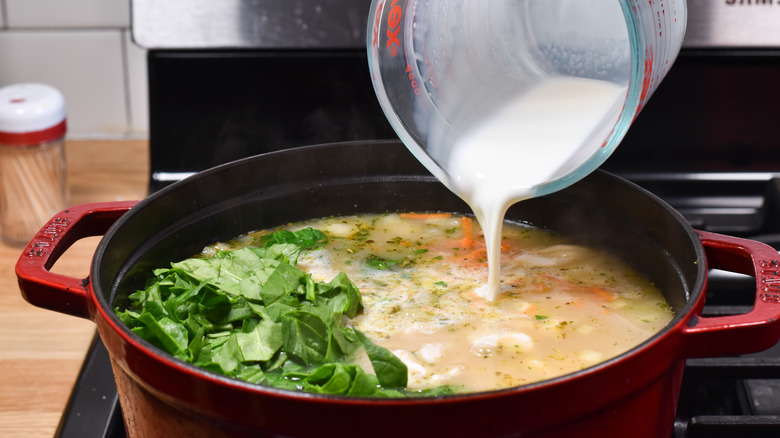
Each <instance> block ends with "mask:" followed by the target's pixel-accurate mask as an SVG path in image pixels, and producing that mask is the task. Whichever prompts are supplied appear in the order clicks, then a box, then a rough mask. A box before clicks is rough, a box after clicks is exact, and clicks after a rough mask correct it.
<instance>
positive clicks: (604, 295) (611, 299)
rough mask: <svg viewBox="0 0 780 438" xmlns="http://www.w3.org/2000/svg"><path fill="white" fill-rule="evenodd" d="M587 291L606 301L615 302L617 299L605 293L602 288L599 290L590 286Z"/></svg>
mask: <svg viewBox="0 0 780 438" xmlns="http://www.w3.org/2000/svg"><path fill="white" fill-rule="evenodd" d="M588 289H589V290H590V291H591V292H594V293H595V294H596V295H598V296H600V297H601V298H603V299H604V300H606V301H615V300H616V299H617V297H615V295H613V294H611V293H609V292H607V291H606V290H604V289H603V288H600V287H598V286H591V287H589V288H588Z"/></svg>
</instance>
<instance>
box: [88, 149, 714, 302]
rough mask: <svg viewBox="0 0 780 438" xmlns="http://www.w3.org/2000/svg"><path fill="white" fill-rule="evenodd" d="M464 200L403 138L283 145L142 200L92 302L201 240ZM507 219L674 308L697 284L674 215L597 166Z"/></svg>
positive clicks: (98, 258) (120, 230) (692, 258)
mask: <svg viewBox="0 0 780 438" xmlns="http://www.w3.org/2000/svg"><path fill="white" fill-rule="evenodd" d="M387 211H451V212H465V213H470V212H471V211H470V209H469V207H468V206H467V205H466V204H465V203H464V202H463V201H462V200H461V199H460V198H458V197H457V196H455V195H454V194H452V193H451V192H450V191H449V190H448V189H447V188H446V187H444V186H443V185H442V184H441V183H439V182H438V181H437V180H436V179H435V178H433V177H432V176H431V174H430V173H429V172H428V171H427V170H426V169H425V168H424V167H423V166H422V165H421V164H420V163H419V162H418V161H417V160H416V159H415V158H414V156H413V155H412V154H411V153H410V152H409V151H408V150H407V149H406V148H405V147H404V146H403V145H402V144H401V143H400V142H392V141H376V142H351V143H340V144H329V145H321V146H311V147H305V148H299V149H291V150H284V151H280V152H274V153H270V154H266V155H261V156H256V157H251V158H247V159H243V160H240V161H236V162H233V163H229V164H226V165H223V166H220V167H216V168H213V169H210V170H207V171H205V172H201V173H199V174H197V175H194V176H193V177H191V178H188V179H186V180H184V181H181V182H179V183H176V184H173V185H171V186H169V187H167V188H165V189H163V190H161V191H159V192H157V193H155V194H153V195H152V196H150V197H149V198H147V199H145V200H144V201H142V202H140V203H139V204H138V205H137V206H136V207H134V208H133V209H132V210H130V211H129V212H128V213H126V214H125V215H124V216H123V217H122V218H121V219H120V220H119V221H118V222H117V223H116V224H115V225H114V226H113V227H112V228H111V230H109V232H108V233H106V235H105V237H104V238H103V240H102V242H101V243H100V245H99V247H98V249H97V251H96V254H95V259H94V261H93V265H92V282H93V287H94V288H95V291H96V294H97V296H98V300H99V302H100V305H101V306H102V307H103V308H105V309H109V310H110V309H113V307H114V306H115V304H117V303H121V302H122V300H123V299H125V298H126V297H127V295H128V294H129V293H132V292H134V291H135V290H137V289H140V288H143V287H144V285H145V282H146V279H147V278H148V277H150V276H151V272H152V270H153V269H155V268H158V267H167V266H169V264H170V262H172V261H177V260H181V259H184V258H187V257H190V256H192V255H193V254H195V253H198V252H199V251H200V250H201V249H202V248H203V247H204V246H205V245H208V244H211V243H213V242H216V241H220V240H226V239H230V238H233V237H236V236H238V235H240V234H243V233H246V232H249V231H252V230H257V229H261V228H267V227H272V226H276V225H280V224H284V223H287V222H292V221H297V220H303V219H310V218H316V217H323V216H328V215H347V214H353V213H375V212H387ZM507 218H508V219H512V220H516V221H522V222H525V223H529V224H531V225H535V226H540V227H543V228H546V229H549V230H551V231H554V232H558V233H560V234H563V235H565V236H568V237H570V238H572V239H574V240H575V241H577V242H580V243H583V244H588V245H594V246H597V247H603V248H606V249H608V250H609V251H610V252H611V253H613V254H616V255H618V256H620V257H622V258H623V259H624V260H627V261H628V262H629V263H630V264H631V265H632V266H633V267H634V268H636V269H638V270H639V271H640V272H642V273H644V274H645V275H647V276H648V277H649V278H650V279H651V280H652V281H654V282H655V284H656V285H657V286H658V287H659V288H660V289H661V290H662V291H664V294H665V295H666V297H667V299H668V300H669V302H670V304H671V305H672V306H673V307H674V308H675V310H676V311H677V313H678V317H679V315H680V314H684V313H687V310H686V305H687V303H689V302H690V299H689V298H690V295H691V294H694V295H695V294H698V293H700V292H701V289H702V288H703V283H701V282H702V281H703V278H704V269H706V268H705V266H704V263H702V261H703V250H702V248H701V245H700V243H699V241H698V238H697V236H696V234H695V232H694V231H693V230H692V229H691V228H690V227H689V226H688V225H687V223H685V221H684V220H683V219H682V217H681V216H680V215H679V214H677V212H675V211H673V210H672V209H671V208H670V207H668V206H667V205H666V204H664V203H663V202H662V201H660V200H659V199H657V198H656V197H654V196H653V195H651V194H649V193H648V192H646V191H644V190H642V189H640V188H638V187H636V186H634V185H633V184H631V183H628V182H626V181H624V180H622V179H619V178H617V177H614V176H611V175H609V174H607V173H604V172H595V173H594V174H592V175H590V176H589V177H587V178H585V179H584V180H582V181H580V182H578V183H577V184H575V185H573V186H572V187H570V188H568V189H565V190H562V191H560V192H558V193H554V194H552V195H548V196H545V197H542V198H536V199H531V200H528V201H524V202H521V203H518V204H516V205H514V206H513V207H512V208H511V209H510V210H509V212H508V214H507Z"/></svg>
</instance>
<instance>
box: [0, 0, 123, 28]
mask: <svg viewBox="0 0 780 438" xmlns="http://www.w3.org/2000/svg"><path fill="white" fill-rule="evenodd" d="M5 9H6V12H7V13H8V26H9V27H12V28H21V27H34V28H41V27H43V28H69V27H128V26H129V25H130V2H129V0H5Z"/></svg>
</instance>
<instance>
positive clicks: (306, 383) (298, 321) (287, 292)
mask: <svg viewBox="0 0 780 438" xmlns="http://www.w3.org/2000/svg"><path fill="white" fill-rule="evenodd" d="M326 242H327V237H326V236H325V234H323V233H322V232H321V231H319V230H314V229H311V228H306V229H303V230H300V231H296V232H292V231H287V230H284V231H278V232H275V233H273V234H270V235H268V236H266V237H265V238H264V239H263V240H262V241H261V242H260V247H245V248H241V249H237V250H231V251H219V252H217V253H216V254H215V255H214V256H212V257H208V258H201V257H196V258H190V259H186V260H183V261H181V262H176V263H172V264H171V267H170V268H164V269H157V270H155V271H154V278H153V279H150V282H149V284H148V285H147V287H146V288H145V289H143V290H139V291H136V292H135V293H133V294H131V295H130V296H129V299H130V305H129V306H128V307H127V308H126V309H124V310H122V309H120V308H119V307H117V308H116V309H115V311H116V313H117V315H118V316H119V318H120V319H121V320H122V322H124V323H125V324H126V325H127V326H128V327H130V329H131V330H132V331H133V332H134V333H136V334H137V335H138V336H140V337H141V338H143V339H145V340H146V341H148V342H150V343H151V344H153V345H155V346H156V347H158V348H160V349H162V350H164V351H166V352H168V353H170V354H172V355H173V356H175V357H177V358H178V359H181V360H183V361H186V362H189V363H192V364H194V365H196V366H199V367H201V368H204V369H207V370H210V371H213V372H216V373H219V374H223V375H225V376H228V377H233V378H237V379H241V380H245V381H248V382H252V383H259V384H264V385H268V386H274V387H278V388H284V389H290V390H298V391H306V392H313V393H320V394H334V395H347V396H356V397H367V396H374V397H404V396H411V395H442V394H447V393H450V392H451V388H450V387H446V386H443V387H437V388H433V389H430V390H422V391H411V390H407V389H406V384H407V368H406V365H404V363H403V362H401V360H400V359H398V357H396V356H395V355H393V354H392V353H391V352H390V351H389V350H387V349H386V348H384V347H381V346H378V345H376V344H374V343H373V342H372V341H371V340H369V339H368V338H367V337H366V336H365V335H364V334H363V333H361V332H360V331H358V330H355V329H353V328H351V327H348V326H347V325H345V319H347V318H354V317H355V316H356V315H357V314H358V313H359V312H360V311H362V309H363V304H362V299H361V295H360V291H359V290H358V289H357V287H356V286H355V285H354V284H353V283H352V282H351V281H350V280H349V279H348V278H347V276H346V275H345V274H343V273H341V274H338V275H337V276H336V277H335V278H333V280H331V281H330V282H319V283H318V282H314V281H313V280H312V278H311V276H310V275H309V274H307V273H305V272H303V271H301V270H300V269H298V268H297V267H296V265H297V260H298V256H299V255H300V253H301V251H303V250H306V249H312V248H316V247H318V246H320V245H322V244H324V243H326ZM360 348H363V349H365V352H366V354H367V355H368V358H369V359H370V361H371V364H372V367H373V368H374V373H375V374H369V373H367V372H365V371H364V370H363V369H362V368H361V367H360V366H358V365H356V364H352V363H349V360H348V359H349V358H350V357H351V356H352V355H353V354H354V353H355V352H356V351H357V350H359V349H360Z"/></svg>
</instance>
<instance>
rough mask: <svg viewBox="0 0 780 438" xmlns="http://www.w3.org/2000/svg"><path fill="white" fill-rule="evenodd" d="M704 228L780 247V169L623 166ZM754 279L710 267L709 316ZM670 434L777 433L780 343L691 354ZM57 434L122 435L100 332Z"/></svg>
mask: <svg viewBox="0 0 780 438" xmlns="http://www.w3.org/2000/svg"><path fill="white" fill-rule="evenodd" d="M622 176H624V177H626V178H628V179H630V180H632V181H634V182H636V183H637V184H639V185H640V186H643V187H644V188H646V189H648V190H650V191H651V192H653V193H655V194H657V195H658V196H660V197H661V198H663V199H664V200H666V201H667V202H668V203H670V204H671V205H672V207H674V208H675V209H677V210H678V211H679V212H681V213H682V214H683V215H684V216H685V217H686V219H688V221H689V222H690V223H691V224H692V225H693V226H694V228H697V229H700V230H707V231H713V232H718V233H723V234H731V235H737V236H740V237H747V238H750V239H753V240H759V241H763V242H765V243H767V244H769V245H772V246H773V247H774V248H777V249H778V250H780V174H773V173H739V174H737V173H710V174H684V173H666V174H648V173H643V174H624V175H622ZM754 295H755V280H754V279H753V278H752V277H750V276H746V275H741V274H734V273H727V272H722V271H712V272H711V273H710V278H709V286H708V289H707V304H706V306H705V311H704V314H705V315H706V316H716V315H728V314H738V313H744V312H746V311H748V310H750V308H751V307H752V302H753V299H754ZM669 434H670V435H669V436H670V437H671V438H683V437H684V438H692V437H707V438H717V437H734V436H746V437H751V438H762V437H767V438H768V437H777V436H780V343H778V344H777V345H775V346H774V347H772V348H770V349H768V350H766V351H763V352H760V353H756V354H751V355H744V356H739V357H720V358H701V359H689V360H687V361H686V367H685V373H684V377H683V383H682V388H681V396H680V401H679V407H678V412H677V417H676V420H675V424H674V429H673V430H671V431H670V432H669ZM56 436H57V437H60V438H77V437H78V438H81V437H85V436H89V437H105V438H113V437H125V436H126V431H125V429H124V424H123V420H122V413H121V408H120V405H119V401H118V398H117V393H116V386H115V383H114V378H113V373H112V371H111V366H110V362H109V358H108V353H107V351H106V349H105V347H104V346H103V344H102V342H101V341H100V339H99V338H98V337H97V336H95V338H94V339H93V341H92V345H91V346H90V349H89V352H88V355H87V358H86V360H85V362H84V364H83V367H82V370H81V372H80V374H79V378H78V381H77V382H76V384H75V386H74V391H73V393H72V394H71V398H70V400H69V402H68V405H67V408H66V410H65V412H64V414H63V416H62V418H61V421H60V424H59V427H58V430H57V432H56Z"/></svg>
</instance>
